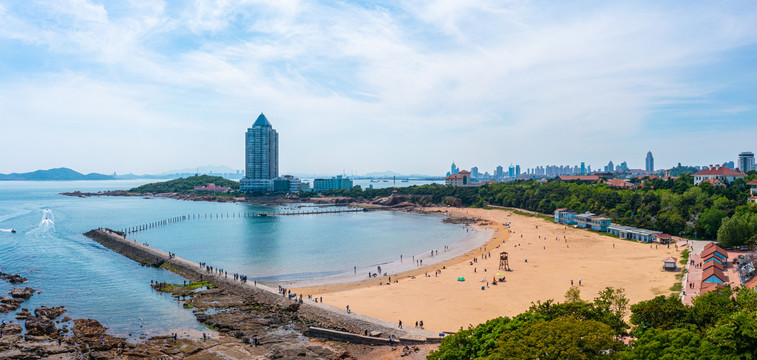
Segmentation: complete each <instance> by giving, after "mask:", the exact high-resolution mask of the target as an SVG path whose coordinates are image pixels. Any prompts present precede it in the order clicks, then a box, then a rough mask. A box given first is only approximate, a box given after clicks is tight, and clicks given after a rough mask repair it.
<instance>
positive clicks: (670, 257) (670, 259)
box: [663, 256, 678, 263]
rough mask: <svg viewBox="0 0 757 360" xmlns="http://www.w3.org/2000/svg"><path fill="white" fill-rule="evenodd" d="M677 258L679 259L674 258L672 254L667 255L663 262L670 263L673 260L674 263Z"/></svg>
mask: <svg viewBox="0 0 757 360" xmlns="http://www.w3.org/2000/svg"><path fill="white" fill-rule="evenodd" d="M677 260H678V259H676V258H674V257H672V256H668V257H666V258H665V260H663V262H666V263H668V262H673V263H674V262H676V261H677Z"/></svg>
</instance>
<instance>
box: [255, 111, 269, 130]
mask: <svg viewBox="0 0 757 360" xmlns="http://www.w3.org/2000/svg"><path fill="white" fill-rule="evenodd" d="M252 126H262V127H271V123H269V122H268V119H266V117H265V115H263V113H260V116H258V119H257V120H255V123H254V124H252Z"/></svg>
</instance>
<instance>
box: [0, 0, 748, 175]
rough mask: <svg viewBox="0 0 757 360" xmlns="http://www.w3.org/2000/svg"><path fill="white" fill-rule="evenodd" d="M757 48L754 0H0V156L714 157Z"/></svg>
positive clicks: (350, 160) (635, 162) (740, 147)
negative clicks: (259, 151) (265, 152)
mask: <svg viewBox="0 0 757 360" xmlns="http://www.w3.org/2000/svg"><path fill="white" fill-rule="evenodd" d="M755 64H757V2H754V1H662V2H661V1H634V2H625V1H571V2H565V1H518V0H514V1H506V0H497V1H470V0H461V1H452V0H441V1H423V0H418V1H393V2H384V1H368V2H345V1H340V2H323V1H297V0H273V1H266V0H253V1H170V2H163V1H158V0H146V1H138V0H135V1H128V2H125V1H87V0H59V1H52V2H50V1H45V2H38V1H33V0H30V1H14V0H0V154H3V155H4V156H3V157H2V161H0V173H9V172H26V171H33V170H37V169H47V168H54V167H69V168H72V169H74V170H77V171H79V172H83V173H89V172H101V173H112V172H117V173H119V174H125V173H135V174H145V173H148V174H151V173H161V172H164V171H168V170H171V169H180V168H194V167H196V166H202V165H224V166H228V167H231V168H234V169H243V164H244V133H245V131H246V130H247V128H248V127H250V126H251V125H252V123H253V122H254V121H255V119H256V118H257V116H258V115H259V114H260V113H264V114H265V115H266V117H267V118H268V119H269V121H270V122H271V123H272V125H273V127H274V128H275V129H276V130H277V131H278V132H279V154H280V155H279V158H280V164H279V166H280V170H281V173H318V174H337V173H342V172H346V173H347V174H351V173H354V174H363V173H367V172H373V171H385V170H393V171H396V172H399V173H405V174H409V173H423V174H433V175H443V174H444V173H445V172H446V171H448V170H449V166H450V163H451V162H452V161H455V163H456V164H457V165H458V166H459V167H460V168H462V169H470V168H471V167H473V166H478V167H479V171H481V172H484V171H489V172H492V171H493V170H494V168H495V167H496V166H497V165H503V166H505V168H507V166H508V165H509V164H519V165H520V166H521V168H522V169H526V168H532V167H534V166H537V165H548V164H570V165H575V164H578V163H580V162H581V161H584V162H586V163H587V164H589V165H591V166H592V168H595V169H596V168H598V167H600V166H604V165H605V164H607V162H608V161H610V160H612V161H613V163H615V164H619V163H620V162H622V161H627V162H628V165H629V166H630V167H632V168H643V167H644V158H645V156H646V153H647V151H652V153H653V154H654V157H655V167H656V168H669V167H672V166H675V165H676V164H677V163H679V162H681V163H683V164H693V165H707V164H717V163H723V162H725V161H736V158H737V156H738V153H739V152H741V151H745V150H749V151H757V146H756V145H757V142H755V134H757V66H755Z"/></svg>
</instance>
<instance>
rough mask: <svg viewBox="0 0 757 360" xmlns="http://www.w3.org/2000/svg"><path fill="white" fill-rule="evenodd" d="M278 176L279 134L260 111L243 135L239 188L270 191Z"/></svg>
mask: <svg viewBox="0 0 757 360" xmlns="http://www.w3.org/2000/svg"><path fill="white" fill-rule="evenodd" d="M278 176H279V134H278V133H277V132H276V130H274V129H273V127H272V126H271V123H270V122H268V119H267V118H266V117H265V115H263V113H261V114H260V116H258V118H257V120H255V122H254V123H253V124H252V127H251V128H249V129H247V134H246V135H245V177H244V178H243V179H241V180H240V181H239V186H240V190H242V191H255V192H266V191H272V190H273V179H275V178H276V177H278Z"/></svg>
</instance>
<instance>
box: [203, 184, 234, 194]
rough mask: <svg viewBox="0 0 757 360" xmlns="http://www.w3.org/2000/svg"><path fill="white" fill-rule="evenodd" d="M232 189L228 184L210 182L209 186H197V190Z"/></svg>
mask: <svg viewBox="0 0 757 360" xmlns="http://www.w3.org/2000/svg"><path fill="white" fill-rule="evenodd" d="M229 190H231V188H230V187H228V186H216V184H213V183H210V184H208V186H195V191H212V192H229Z"/></svg>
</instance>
